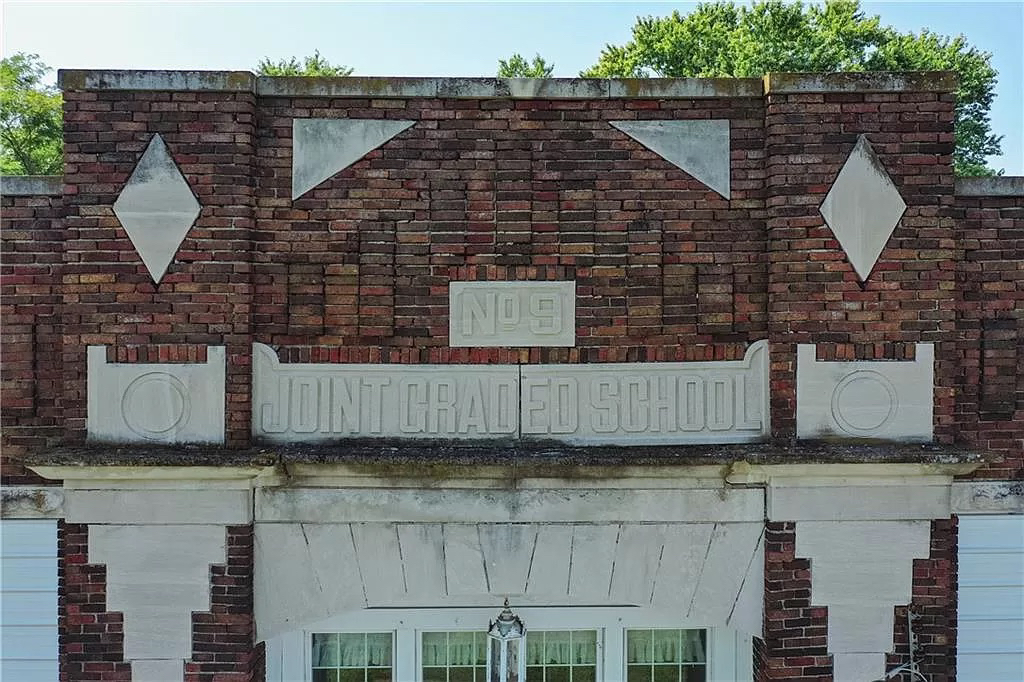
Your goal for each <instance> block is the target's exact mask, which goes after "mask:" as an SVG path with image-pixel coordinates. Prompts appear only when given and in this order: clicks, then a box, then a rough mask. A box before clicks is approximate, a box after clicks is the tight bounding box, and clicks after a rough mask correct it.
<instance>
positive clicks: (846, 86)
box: [764, 71, 957, 95]
mask: <svg viewBox="0 0 1024 682" xmlns="http://www.w3.org/2000/svg"><path fill="white" fill-rule="evenodd" d="M956 86H957V78H956V74H955V73H953V72H952V71H874V72H857V73H852V72H846V73H769V74H767V75H766V76H765V77H764V93H765V94H766V95H792V94H807V93H812V92H813V93H818V92H825V93H827V92H953V91H954V90H956Z"/></svg>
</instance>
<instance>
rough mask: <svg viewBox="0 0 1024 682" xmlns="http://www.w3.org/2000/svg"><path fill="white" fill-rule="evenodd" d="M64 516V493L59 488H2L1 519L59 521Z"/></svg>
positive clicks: (0, 495)
mask: <svg viewBox="0 0 1024 682" xmlns="http://www.w3.org/2000/svg"><path fill="white" fill-rule="evenodd" d="M63 516H64V491H63V490H62V489H61V488H60V487H59V486H28V485H12V486H4V487H3V488H0V517H3V518H5V519H59V518H61V517H63Z"/></svg>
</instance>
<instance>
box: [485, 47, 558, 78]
mask: <svg viewBox="0 0 1024 682" xmlns="http://www.w3.org/2000/svg"><path fill="white" fill-rule="evenodd" d="M554 70H555V65H554V64H548V63H547V62H546V61H544V58H543V57H541V56H540V55H539V54H536V55H534V56H533V60H532V61H526V58H525V57H523V55H521V54H519V53H518V52H516V53H515V54H514V55H512V56H511V57H509V58H508V59H499V60H498V78H551V72H552V71H554Z"/></svg>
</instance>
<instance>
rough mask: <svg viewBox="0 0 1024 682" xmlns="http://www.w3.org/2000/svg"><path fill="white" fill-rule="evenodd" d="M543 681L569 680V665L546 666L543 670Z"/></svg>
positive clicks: (566, 681) (559, 681)
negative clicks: (544, 675)
mask: <svg viewBox="0 0 1024 682" xmlns="http://www.w3.org/2000/svg"><path fill="white" fill-rule="evenodd" d="M545 674H546V677H545V678H544V680H545V682H569V666H567V665H559V666H548V668H547V670H546V671H545Z"/></svg>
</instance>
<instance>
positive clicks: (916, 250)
mask: <svg viewBox="0 0 1024 682" xmlns="http://www.w3.org/2000/svg"><path fill="white" fill-rule="evenodd" d="M809 90H811V91H802V90H795V91H787V90H782V91H781V94H773V93H772V92H771V90H770V89H769V92H768V94H767V96H766V103H767V108H766V115H765V131H766V137H765V151H766V158H765V168H766V187H765V191H766V211H767V220H766V226H767V234H768V257H769V260H770V263H769V276H768V295H769V298H770V301H771V302H770V305H769V311H768V315H769V340H770V341H771V343H772V357H773V363H772V427H773V430H774V432H775V436H776V437H777V438H783V439H787V438H793V437H794V436H795V430H796V427H795V424H796V420H795V414H796V409H795V405H796V395H795V384H796V379H795V376H796V375H795V369H796V368H795V345H796V344H799V343H814V344H817V345H818V354H819V357H822V358H835V359H844V360H854V359H857V360H876V359H886V360H894V359H906V358H907V357H908V356H910V355H912V352H913V351H912V347H913V344H915V343H918V342H931V343H934V344H935V346H936V367H935V378H936V382H935V384H936V388H935V437H936V439H937V440H938V441H939V442H951V440H952V438H953V433H954V429H953V412H954V410H953V396H954V391H955V387H954V386H955V385H954V377H955V374H956V353H955V347H954V343H953V341H954V337H955V312H954V307H955V306H954V301H955V295H956V292H955V287H956V282H955V275H954V264H955V262H956V261H957V259H958V255H959V252H958V250H957V243H956V239H955V225H954V217H953V215H954V214H953V203H954V197H953V168H952V152H953V128H952V125H953V96H952V95H950V94H945V93H944V92H942V91H941V89H935V90H929V91H920V92H906V91H902V92H881V93H876V92H871V91H870V90H868V91H864V92H838V93H837V92H834V91H830V92H817V91H813V88H810V89H809ZM861 135H864V136H866V137H867V139H868V141H869V142H870V144H871V145H872V148H873V149H874V151H875V153H876V154H877V156H878V158H879V161H880V162H881V165H882V166H883V167H884V168H885V170H886V172H887V173H888V175H889V176H890V178H891V179H892V182H893V183H894V184H895V186H896V188H897V189H898V191H899V192H900V195H901V196H902V198H903V200H904V201H905V203H906V205H907V208H906V211H905V213H904V214H903V216H902V218H901V219H900V221H899V223H898V225H897V226H896V229H895V230H894V232H893V234H892V237H891V238H890V240H889V242H888V244H887V245H886V247H885V249H884V250H883V251H882V253H881V255H880V257H879V259H878V262H877V264H876V265H875V267H874V269H873V270H872V272H871V274H870V276H869V277H868V278H867V280H866V281H865V282H861V281H860V280H859V278H858V276H857V274H856V272H855V271H854V270H853V267H852V265H851V264H850V261H849V259H848V258H847V257H846V255H845V254H844V252H843V250H842V248H841V246H840V244H839V242H838V240H837V239H836V237H835V235H834V234H833V232H832V230H831V229H830V228H829V227H828V226H827V225H826V223H825V221H824V218H823V217H822V215H821V213H820V211H819V209H820V206H821V204H822V202H823V201H824V199H825V196H826V194H827V193H828V191H829V189H830V187H831V186H832V182H833V181H834V180H835V178H836V176H837V174H838V173H839V170H840V169H841V168H842V166H843V164H844V163H845V162H846V159H847V157H848V156H849V154H850V152H851V151H852V150H853V148H854V145H855V144H856V143H857V140H858V138H859V137H860V136H861Z"/></svg>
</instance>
